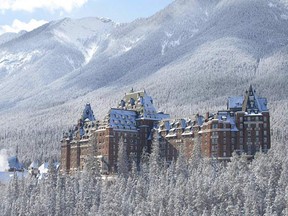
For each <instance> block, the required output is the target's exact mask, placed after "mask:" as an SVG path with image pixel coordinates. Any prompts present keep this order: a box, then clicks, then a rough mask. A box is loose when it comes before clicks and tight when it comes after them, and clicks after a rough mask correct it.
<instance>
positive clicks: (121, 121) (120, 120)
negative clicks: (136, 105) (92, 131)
mask: <svg viewBox="0 0 288 216" xmlns="http://www.w3.org/2000/svg"><path fill="white" fill-rule="evenodd" d="M136 116H137V113H136V111H134V110H123V109H116V108H111V109H110V111H109V114H108V116H106V118H107V119H106V121H107V124H108V125H107V126H108V127H112V128H115V129H125V130H136Z"/></svg>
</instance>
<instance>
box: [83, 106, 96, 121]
mask: <svg viewBox="0 0 288 216" xmlns="http://www.w3.org/2000/svg"><path fill="white" fill-rule="evenodd" d="M82 120H83V121H87V120H89V121H95V117H94V114H93V110H92V108H91V105H90V104H89V103H87V104H86V105H85V108H84V110H83V114H82Z"/></svg>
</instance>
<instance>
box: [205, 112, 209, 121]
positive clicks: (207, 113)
mask: <svg viewBox="0 0 288 216" xmlns="http://www.w3.org/2000/svg"><path fill="white" fill-rule="evenodd" d="M205 120H209V112H206V115H205Z"/></svg>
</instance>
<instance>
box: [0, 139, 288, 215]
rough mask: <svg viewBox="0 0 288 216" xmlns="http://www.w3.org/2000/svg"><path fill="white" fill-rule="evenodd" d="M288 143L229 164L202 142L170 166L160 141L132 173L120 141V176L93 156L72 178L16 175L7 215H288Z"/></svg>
mask: <svg viewBox="0 0 288 216" xmlns="http://www.w3.org/2000/svg"><path fill="white" fill-rule="evenodd" d="M285 143H286V140H284V139H283V138H281V139H279V140H273V143H272V146H273V148H272V149H271V150H270V151H269V152H268V153H267V154H264V153H258V154H257V155H256V156H255V159H254V160H253V161H252V162H248V161H247V159H246V157H245V156H238V155H234V156H233V157H232V159H231V162H229V163H219V162H216V161H213V160H208V159H206V158H202V157H201V155H200V153H199V151H200V150H199V147H196V148H195V151H194V153H193V155H192V157H191V158H185V157H184V156H183V154H182V151H183V150H181V151H180V155H179V158H178V160H177V161H176V162H175V163H172V164H170V165H169V166H167V165H166V163H165V162H164V161H162V160H161V158H160V156H159V148H158V147H157V146H158V145H157V142H154V144H153V146H154V148H153V152H152V153H151V155H150V156H149V157H147V155H144V158H143V161H146V162H143V163H141V164H140V166H138V167H137V166H136V165H135V164H133V165H132V169H131V171H130V172H128V170H127V169H126V168H125V165H127V160H128V158H129V157H128V156H127V155H125V154H124V152H125V151H122V150H123V149H122V148H125V147H123V146H122V144H121V143H120V147H121V148H120V151H119V155H118V158H119V160H118V172H119V173H118V175H117V176H116V175H115V176H112V177H111V176H110V177H101V176H100V175H99V170H98V167H97V161H95V159H94V158H92V157H91V158H89V160H88V162H87V166H86V168H85V170H83V171H82V172H78V173H74V174H73V175H61V174H60V173H57V172H56V170H55V169H53V168H51V170H50V172H49V174H48V176H47V178H45V179H42V180H37V179H36V178H34V177H29V178H23V179H21V178H20V179H19V178H16V177H15V178H13V180H12V181H11V182H10V184H9V186H8V187H5V189H4V188H3V190H2V191H3V193H2V202H1V203H0V208H1V209H2V210H1V214H2V215H141V216H142V215H165V216H166V215H288V196H287V194H288V187H287V185H288V159H287V153H288V152H287V148H286V146H285ZM121 149H122V150H121ZM121 154H122V155H121ZM50 167H52V166H50Z"/></svg>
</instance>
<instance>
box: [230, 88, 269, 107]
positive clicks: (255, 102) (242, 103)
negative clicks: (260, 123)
mask: <svg viewBox="0 0 288 216" xmlns="http://www.w3.org/2000/svg"><path fill="white" fill-rule="evenodd" d="M227 109H228V110H233V111H244V112H248V111H250V113H251V112H252V113H255V112H257V113H258V112H260V113H261V112H265V111H268V108H267V99H266V98H261V97H259V96H258V95H257V94H256V90H255V89H254V88H253V87H252V85H251V86H250V87H249V90H248V91H246V92H245V95H244V96H235V97H229V98H228V102H227Z"/></svg>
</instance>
